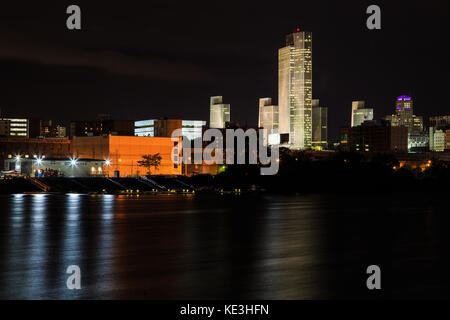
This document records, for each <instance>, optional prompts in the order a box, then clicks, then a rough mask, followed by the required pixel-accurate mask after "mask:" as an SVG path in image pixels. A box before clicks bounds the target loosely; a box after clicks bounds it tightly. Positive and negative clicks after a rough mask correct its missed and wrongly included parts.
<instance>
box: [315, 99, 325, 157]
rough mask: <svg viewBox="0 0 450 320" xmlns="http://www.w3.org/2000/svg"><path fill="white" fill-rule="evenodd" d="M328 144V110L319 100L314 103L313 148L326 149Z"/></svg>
mask: <svg viewBox="0 0 450 320" xmlns="http://www.w3.org/2000/svg"><path fill="white" fill-rule="evenodd" d="M327 144H328V108H327V107H323V106H320V101H319V99H313V101H312V146H313V147H316V148H320V149H323V148H326V147H327Z"/></svg>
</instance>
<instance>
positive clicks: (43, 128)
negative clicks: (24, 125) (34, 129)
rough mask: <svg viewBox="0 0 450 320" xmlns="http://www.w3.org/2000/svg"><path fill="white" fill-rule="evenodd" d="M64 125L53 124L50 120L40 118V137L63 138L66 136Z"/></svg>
mask: <svg viewBox="0 0 450 320" xmlns="http://www.w3.org/2000/svg"><path fill="white" fill-rule="evenodd" d="M66 133H67V132H66V127H64V126H61V125H55V124H53V121H52V120H40V134H39V136H40V137H43V138H64V137H66V136H67V134H66Z"/></svg>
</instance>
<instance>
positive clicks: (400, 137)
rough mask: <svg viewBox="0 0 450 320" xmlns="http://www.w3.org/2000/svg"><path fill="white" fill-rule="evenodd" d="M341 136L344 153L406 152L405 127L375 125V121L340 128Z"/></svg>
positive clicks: (406, 134) (406, 136)
mask: <svg viewBox="0 0 450 320" xmlns="http://www.w3.org/2000/svg"><path fill="white" fill-rule="evenodd" d="M344 129H345V130H344ZM341 134H342V135H343V136H345V138H342V140H341V143H342V144H343V145H344V148H343V150H345V151H356V152H372V153H384V152H392V153H406V152H408V129H407V128H405V127H392V126H390V125H387V124H386V123H381V124H377V123H376V122H375V121H366V122H364V123H363V124H361V125H360V126H357V127H351V128H341Z"/></svg>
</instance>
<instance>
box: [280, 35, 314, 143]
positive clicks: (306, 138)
mask: <svg viewBox="0 0 450 320" xmlns="http://www.w3.org/2000/svg"><path fill="white" fill-rule="evenodd" d="M278 106H279V131H280V134H284V133H288V134H289V146H290V147H291V148H293V149H307V148H310V147H311V142H312V132H311V127H312V115H311V112H312V111H311V106H312V33H311V32H300V31H297V32H294V33H291V34H289V35H288V36H287V37H286V46H285V47H283V48H281V49H279V50H278Z"/></svg>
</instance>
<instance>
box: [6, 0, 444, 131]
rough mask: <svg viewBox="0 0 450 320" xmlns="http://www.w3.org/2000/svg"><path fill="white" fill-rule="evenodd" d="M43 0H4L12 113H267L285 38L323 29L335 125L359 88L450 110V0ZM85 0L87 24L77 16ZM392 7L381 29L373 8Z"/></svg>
mask: <svg viewBox="0 0 450 320" xmlns="http://www.w3.org/2000/svg"><path fill="white" fill-rule="evenodd" d="M392 2H394V1H389V2H388V1H386V3H384V2H382V1H320V0H315V1H302V0H295V1H286V2H283V1H271V2H262V1H239V2H232V1H209V2H197V1H166V0H164V1H162V0H161V1H145V2H144V1H121V2H113V1H61V0H60V1H36V2H33V3H30V4H25V3H23V2H15V4H12V3H11V2H8V3H2V6H1V9H0V107H1V108H2V110H3V113H4V114H5V113H6V115H8V116H23V117H39V118H41V119H53V120H61V121H64V122H63V123H67V121H69V120H81V119H94V118H95V116H96V114H97V113H111V114H112V115H113V118H116V119H151V118H159V117H162V116H166V117H172V118H183V119H199V120H200V119H202V120H209V97H210V96H211V95H222V96H224V100H225V103H230V104H231V119H232V120H233V121H238V122H241V123H242V124H245V122H246V121H248V124H249V125H255V124H256V123H257V119H258V99H259V98H260V97H272V98H273V99H274V101H275V102H277V95H278V84H277V72H278V71H277V65H278V61H277V57H278V49H279V48H280V47H282V46H284V42H285V36H286V34H288V33H290V32H293V31H294V30H295V29H296V28H297V27H299V28H301V29H302V30H307V31H312V32H313V96H314V98H319V99H320V100H321V104H322V105H324V106H328V108H329V109H328V112H329V126H330V129H331V130H330V132H329V136H330V137H333V136H335V135H336V134H337V131H338V128H339V127H340V126H342V125H348V124H349V122H350V108H351V101H352V100H357V99H358V100H366V105H367V106H369V107H373V108H374V109H375V117H376V118H380V117H382V116H384V115H386V114H391V113H393V111H394V100H395V97H396V96H398V95H402V94H409V95H411V96H412V97H413V99H414V103H415V113H416V114H418V115H422V116H424V117H425V118H426V119H427V118H428V116H430V115H439V114H450V103H449V102H448V101H449V99H448V98H447V97H446V96H445V95H446V94H447V93H448V90H449V89H448V84H449V81H448V77H449V74H450V67H449V66H450V62H449V59H450V54H449V49H448V48H449V47H450V46H449V45H448V42H449V38H450V37H449V33H448V27H447V25H448V24H449V23H450V5H449V3H450V1H448V0H446V1H436V0H427V1H395V4H393V3H392ZM70 4H77V5H79V6H80V7H81V11H82V30H79V31H70V30H68V29H67V28H66V19H67V17H68V15H67V14H66V8H67V6H68V5H70ZM370 4H377V5H379V6H380V7H381V16H382V18H381V26H382V29H381V30H368V29H367V28H366V19H367V17H368V15H367V14H366V8H367V6H368V5H370Z"/></svg>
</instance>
